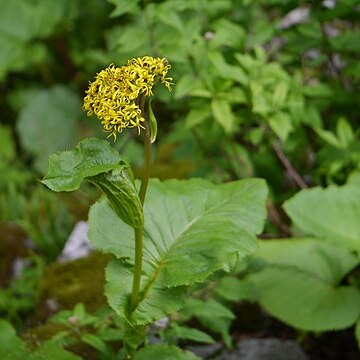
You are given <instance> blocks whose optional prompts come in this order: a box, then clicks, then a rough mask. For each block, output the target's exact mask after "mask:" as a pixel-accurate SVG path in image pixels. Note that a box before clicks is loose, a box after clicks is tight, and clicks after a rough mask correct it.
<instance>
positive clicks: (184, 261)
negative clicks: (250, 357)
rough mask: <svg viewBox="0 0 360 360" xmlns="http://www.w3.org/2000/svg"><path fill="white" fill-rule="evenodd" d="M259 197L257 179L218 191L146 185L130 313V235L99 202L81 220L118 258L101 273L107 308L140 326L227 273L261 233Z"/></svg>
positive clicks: (203, 186)
mask: <svg viewBox="0 0 360 360" xmlns="http://www.w3.org/2000/svg"><path fill="white" fill-rule="evenodd" d="M265 196H266V188H265V186H264V183H263V182H262V181H261V180H242V181H237V182H233V183H228V184H223V185H218V186H215V185H213V184H211V183H209V182H207V181H205V180H200V179H194V180H189V181H176V180H168V181H166V182H163V183H161V182H159V181H155V180H153V181H152V182H151V184H150V188H149V191H148V194H147V198H146V203H145V209H144V213H145V219H146V222H145V228H144V268H143V271H144V274H143V275H144V280H143V283H142V295H141V296H142V300H141V301H140V302H139V304H138V307H137V308H136V309H135V310H134V311H133V312H132V313H131V314H129V313H128V311H129V310H128V296H129V292H130V286H131V282H130V281H129V279H130V277H131V274H132V272H131V264H132V263H133V261H134V260H133V259H134V240H133V239H134V235H133V231H132V229H131V227H129V226H127V225H126V224H124V223H121V222H119V221H118V219H117V216H116V214H115V213H114V212H113V211H112V209H111V208H110V207H109V206H108V204H107V202H105V201H100V202H98V203H97V204H95V205H94V206H93V207H92V209H91V211H90V215H89V222H90V229H89V237H90V240H91V241H92V243H93V244H94V245H95V246H96V247H97V248H98V249H101V250H102V251H106V252H111V253H113V254H115V255H116V256H117V257H119V258H121V259H122V260H116V261H114V262H112V263H111V264H110V265H109V267H108V269H107V281H108V285H107V290H106V292H107V296H108V299H109V302H110V304H111V306H112V307H114V309H115V310H116V311H117V312H118V313H119V314H120V315H121V316H123V317H127V318H128V319H129V320H130V321H131V322H133V323H135V324H147V323H149V322H151V321H153V320H156V319H159V318H161V317H163V316H164V315H166V314H167V312H168V311H172V310H175V309H176V308H178V307H180V306H181V303H182V296H181V294H182V293H184V290H185V288H184V286H187V285H190V284H193V283H194V282H199V281H204V280H205V279H206V278H207V277H208V276H209V275H210V274H211V273H213V272H215V271H216V270H219V269H224V270H227V271H229V270H230V268H231V266H233V264H234V263H235V262H236V261H237V260H238V259H239V258H241V257H244V256H245V255H248V254H250V253H252V252H253V251H254V250H255V246H256V245H255V244H256V242H255V237H254V235H253V234H254V233H258V232H260V231H261V228H262V224H263V218H264V210H263V203H264V200H265ZM119 234H121V236H120V237H119ZM224 239H226V241H224ZM124 262H126V263H124ZM119 274H121V275H122V276H119ZM120 279H121V280H120ZM159 301H160V302H161V306H158V305H157V304H158V302H159ZM163 309H165V313H164V311H163Z"/></svg>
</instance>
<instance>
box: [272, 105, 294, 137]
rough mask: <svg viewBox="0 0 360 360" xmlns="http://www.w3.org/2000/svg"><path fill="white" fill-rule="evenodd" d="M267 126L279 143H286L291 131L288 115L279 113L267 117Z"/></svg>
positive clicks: (291, 126)
mask: <svg viewBox="0 0 360 360" xmlns="http://www.w3.org/2000/svg"><path fill="white" fill-rule="evenodd" d="M268 121H269V126H270V128H271V130H273V131H274V133H275V134H276V135H277V136H278V137H279V139H280V140H281V141H283V142H284V141H286V140H287V138H288V136H289V134H290V132H291V131H292V130H293V128H294V127H293V125H292V121H291V116H290V114H288V113H285V112H282V111H279V112H276V113H275V114H274V115H273V116H270V117H269V120H268Z"/></svg>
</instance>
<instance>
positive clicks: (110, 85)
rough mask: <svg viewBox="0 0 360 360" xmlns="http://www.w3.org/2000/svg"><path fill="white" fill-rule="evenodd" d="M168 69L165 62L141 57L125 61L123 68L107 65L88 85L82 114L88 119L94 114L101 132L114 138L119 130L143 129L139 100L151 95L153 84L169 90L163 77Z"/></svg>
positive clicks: (159, 59)
mask: <svg viewBox="0 0 360 360" xmlns="http://www.w3.org/2000/svg"><path fill="white" fill-rule="evenodd" d="M169 69H170V65H169V64H168V63H167V61H166V59H161V58H153V57H150V56H144V57H142V58H134V59H131V60H129V61H128V64H127V65H126V66H122V67H115V66H114V65H110V66H109V67H107V68H106V69H104V70H101V71H100V72H99V73H98V74H97V75H96V77H95V80H94V81H93V82H92V83H90V86H89V89H88V90H87V91H86V96H85V98H84V110H85V111H86V112H87V114H88V115H89V116H91V115H93V114H95V115H96V116H97V117H98V118H99V119H100V120H101V123H102V124H103V127H104V129H105V131H108V132H110V135H109V136H111V135H112V136H114V140H116V135H117V133H121V132H122V131H123V129H125V128H127V127H129V128H134V127H136V128H138V132H139V133H140V128H144V126H143V125H142V123H143V122H144V121H145V119H144V118H143V116H142V113H141V106H140V101H141V98H142V97H143V96H150V95H152V87H153V85H154V84H155V83H156V82H157V81H160V82H161V83H163V84H164V85H165V86H166V87H167V88H168V89H169V90H171V80H172V79H171V78H169V77H166V75H167V72H168V70H169Z"/></svg>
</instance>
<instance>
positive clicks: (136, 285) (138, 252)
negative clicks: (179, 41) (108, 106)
mask: <svg viewBox="0 0 360 360" xmlns="http://www.w3.org/2000/svg"><path fill="white" fill-rule="evenodd" d="M141 112H142V114H144V117H145V125H144V126H145V129H144V171H143V176H142V181H141V186H140V191H139V198H140V201H141V204H142V205H144V201H145V195H146V190H147V187H148V184H149V177H150V165H151V137H150V128H149V121H148V119H147V118H148V116H147V113H146V112H145V96H144V97H143V98H142V100H141ZM134 232H135V266H134V277H133V285H132V291H131V304H130V309H131V311H133V310H134V309H135V307H136V305H137V302H138V297H139V293H140V283H141V272H142V256H143V241H142V233H143V228H135V229H134Z"/></svg>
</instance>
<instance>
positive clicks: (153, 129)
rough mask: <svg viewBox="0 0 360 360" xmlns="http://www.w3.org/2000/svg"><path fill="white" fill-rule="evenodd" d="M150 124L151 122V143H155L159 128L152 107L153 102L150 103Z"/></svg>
mask: <svg viewBox="0 0 360 360" xmlns="http://www.w3.org/2000/svg"><path fill="white" fill-rule="evenodd" d="M149 122H150V138H151V143H154V142H155V140H156V136H157V129H158V127H157V121H156V117H155V114H154V112H153V109H152V107H151V102H149Z"/></svg>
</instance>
